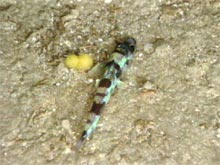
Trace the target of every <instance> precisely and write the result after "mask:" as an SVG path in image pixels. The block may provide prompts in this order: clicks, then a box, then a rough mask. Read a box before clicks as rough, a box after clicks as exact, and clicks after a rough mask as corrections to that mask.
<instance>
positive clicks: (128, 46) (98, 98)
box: [76, 38, 136, 149]
mask: <svg viewBox="0 0 220 165" xmlns="http://www.w3.org/2000/svg"><path fill="white" fill-rule="evenodd" d="M135 49H136V40H135V39H134V38H128V39H126V40H124V41H123V42H120V43H118V44H117V45H116V48H115V50H114V51H113V53H112V55H111V58H110V60H108V61H107V62H106V63H105V66H104V75H103V78H102V79H101V80H100V81H99V83H98V88H97V91H96V94H95V97H94V101H93V104H92V107H91V110H90V113H91V114H90V118H89V120H88V121H87V124H86V126H85V130H84V131H83V133H82V135H81V138H80V140H79V142H78V143H77V145H76V147H77V149H80V147H81V146H82V144H83V143H84V142H85V140H86V139H88V138H89V137H90V136H91V135H92V133H93V132H94V131H95V129H96V127H97V125H98V122H99V120H100V115H101V112H102V110H103V107H104V105H106V104H107V103H108V102H109V100H110V97H111V95H112V93H113V92H114V90H115V88H116V87H117V86H118V84H119V83H120V82H121V81H120V76H121V74H122V72H123V70H124V69H125V68H126V66H127V65H128V64H129V61H130V60H131V59H132V58H133V56H134V51H135Z"/></svg>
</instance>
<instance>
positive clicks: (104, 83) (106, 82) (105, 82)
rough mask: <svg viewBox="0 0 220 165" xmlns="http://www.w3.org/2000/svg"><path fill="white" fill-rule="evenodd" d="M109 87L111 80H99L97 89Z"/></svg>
mask: <svg viewBox="0 0 220 165" xmlns="http://www.w3.org/2000/svg"><path fill="white" fill-rule="evenodd" d="M110 86H111V80H110V79H108V78H104V79H101V80H100V83H99V87H106V88H108V87H110Z"/></svg>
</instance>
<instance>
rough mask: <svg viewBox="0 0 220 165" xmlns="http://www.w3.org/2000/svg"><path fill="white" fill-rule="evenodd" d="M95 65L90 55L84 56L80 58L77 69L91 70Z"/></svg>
mask: <svg viewBox="0 0 220 165" xmlns="http://www.w3.org/2000/svg"><path fill="white" fill-rule="evenodd" d="M92 65H93V59H92V57H91V56H90V55H88V54H82V55H80V56H78V65H77V69H79V70H83V71H86V70H89V69H90V68H91V67H92Z"/></svg>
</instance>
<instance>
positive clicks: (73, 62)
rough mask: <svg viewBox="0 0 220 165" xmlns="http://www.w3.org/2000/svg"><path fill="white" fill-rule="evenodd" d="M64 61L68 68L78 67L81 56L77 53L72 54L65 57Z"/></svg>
mask: <svg viewBox="0 0 220 165" xmlns="http://www.w3.org/2000/svg"><path fill="white" fill-rule="evenodd" d="M64 63H65V65H66V67H67V68H70V69H73V68H74V69H76V68H77V66H78V63H79V58H78V56H76V55H70V56H68V57H67V58H66V59H65V62H64Z"/></svg>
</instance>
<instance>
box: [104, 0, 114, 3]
mask: <svg viewBox="0 0 220 165" xmlns="http://www.w3.org/2000/svg"><path fill="white" fill-rule="evenodd" d="M104 2H105V3H111V2H112V0H104Z"/></svg>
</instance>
